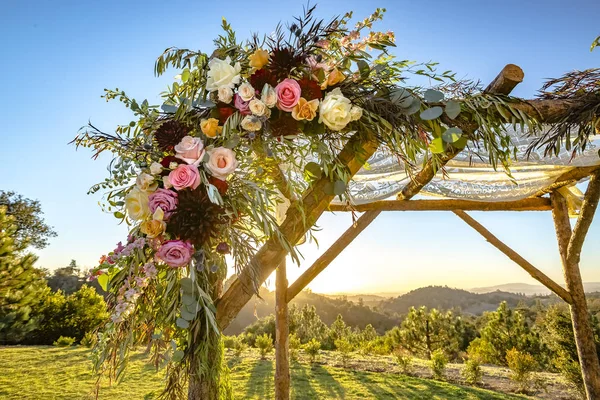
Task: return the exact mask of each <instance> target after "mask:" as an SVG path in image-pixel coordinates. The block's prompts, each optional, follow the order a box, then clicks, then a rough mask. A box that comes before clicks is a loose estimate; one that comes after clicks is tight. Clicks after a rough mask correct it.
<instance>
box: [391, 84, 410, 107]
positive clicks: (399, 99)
mask: <svg viewBox="0 0 600 400" xmlns="http://www.w3.org/2000/svg"><path fill="white" fill-rule="evenodd" d="M415 99H416V98H415V96H413V95H412V93H410V92H409V91H408V90H406V89H404V88H397V89H394V90H393V91H392V92H391V93H390V100H392V102H393V103H394V104H397V105H398V106H399V107H401V108H409V107H410V106H412V105H413V103H415Z"/></svg>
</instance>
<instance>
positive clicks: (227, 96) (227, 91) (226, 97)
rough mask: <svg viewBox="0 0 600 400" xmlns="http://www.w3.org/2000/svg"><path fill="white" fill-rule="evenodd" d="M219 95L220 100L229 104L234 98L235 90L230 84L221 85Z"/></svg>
mask: <svg viewBox="0 0 600 400" xmlns="http://www.w3.org/2000/svg"><path fill="white" fill-rule="evenodd" d="M217 97H218V98H219V101H222V102H223V103H226V104H229V103H231V100H233V90H232V89H231V88H230V87H229V86H221V87H220V88H219V89H218V96H217Z"/></svg>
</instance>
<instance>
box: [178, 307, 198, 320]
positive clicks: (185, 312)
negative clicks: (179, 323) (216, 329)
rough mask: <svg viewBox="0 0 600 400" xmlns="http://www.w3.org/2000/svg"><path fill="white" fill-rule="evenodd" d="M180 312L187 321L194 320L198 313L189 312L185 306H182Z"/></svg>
mask: <svg viewBox="0 0 600 400" xmlns="http://www.w3.org/2000/svg"><path fill="white" fill-rule="evenodd" d="M179 312H180V313H181V318H183V319H184V320H186V321H193V320H194V318H196V314H194V313H191V312H189V311H188V310H186V309H185V308H181V310H179Z"/></svg>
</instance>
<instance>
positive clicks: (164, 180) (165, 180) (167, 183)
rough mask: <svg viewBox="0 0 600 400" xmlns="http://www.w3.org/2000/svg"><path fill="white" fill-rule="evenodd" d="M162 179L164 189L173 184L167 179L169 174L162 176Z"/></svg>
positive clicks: (169, 187)
mask: <svg viewBox="0 0 600 400" xmlns="http://www.w3.org/2000/svg"><path fill="white" fill-rule="evenodd" d="M162 180H163V186H164V187H165V189H171V188H172V187H173V185H171V181H170V180H169V176H168V175H167V176H163V178H162Z"/></svg>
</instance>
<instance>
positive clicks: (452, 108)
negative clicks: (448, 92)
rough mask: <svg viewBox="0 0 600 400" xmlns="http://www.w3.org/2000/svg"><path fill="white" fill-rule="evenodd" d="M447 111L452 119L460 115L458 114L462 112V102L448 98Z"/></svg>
mask: <svg viewBox="0 0 600 400" xmlns="http://www.w3.org/2000/svg"><path fill="white" fill-rule="evenodd" d="M445 111H446V115H447V116H448V117H450V118H452V119H454V118H456V117H458V114H460V103H459V102H458V101H455V100H448V102H447V103H446V109H445Z"/></svg>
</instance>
